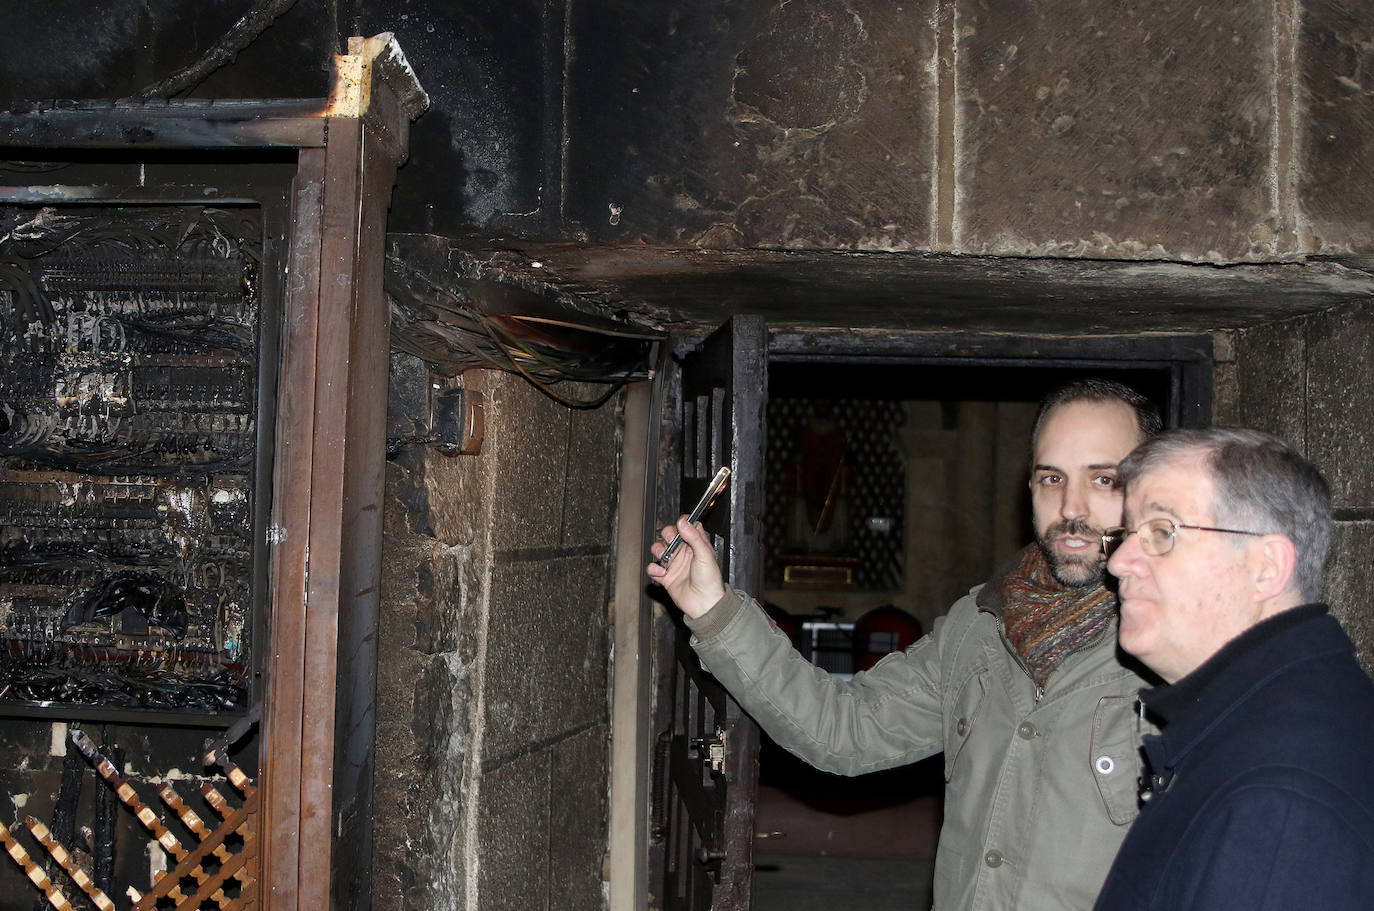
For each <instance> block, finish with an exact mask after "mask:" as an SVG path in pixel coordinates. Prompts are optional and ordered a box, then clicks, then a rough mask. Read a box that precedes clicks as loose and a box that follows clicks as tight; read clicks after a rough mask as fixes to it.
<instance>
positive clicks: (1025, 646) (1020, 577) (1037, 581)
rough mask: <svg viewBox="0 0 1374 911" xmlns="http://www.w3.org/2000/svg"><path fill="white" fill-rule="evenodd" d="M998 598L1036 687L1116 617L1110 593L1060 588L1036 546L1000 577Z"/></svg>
mask: <svg viewBox="0 0 1374 911" xmlns="http://www.w3.org/2000/svg"><path fill="white" fill-rule="evenodd" d="M1001 595H1002V610H1001V617H1002V626H1003V629H1005V630H1006V634H1007V641H1009V642H1010V643H1011V644H1012V647H1013V648H1015V649H1016V653H1017V654H1018V655H1020V656H1021V660H1022V661H1024V662H1025V663H1026V667H1027V668H1028V669H1029V670H1030V674H1031V679H1032V680H1034V681H1035V685H1036V686H1044V685H1045V681H1046V680H1048V679H1049V678H1050V674H1052V673H1054V669H1055V668H1056V667H1058V666H1059V662H1060V661H1062V660H1063V659H1064V658H1065V657H1067V656H1068V655H1071V654H1073V653H1074V652H1076V651H1078V650H1079V649H1080V648H1082V647H1084V646H1085V645H1087V644H1088V643H1089V642H1092V641H1093V640H1095V639H1096V638H1097V637H1098V636H1100V635H1101V634H1102V632H1103V630H1105V629H1106V627H1107V626H1108V625H1109V624H1110V623H1111V621H1112V618H1113V617H1115V616H1116V595H1115V594H1114V593H1112V592H1110V591H1108V590H1107V589H1105V588H1103V587H1102V586H1101V585H1096V586H1094V587H1092V588H1069V587H1067V586H1065V585H1061V584H1060V583H1059V581H1058V580H1056V579H1055V578H1054V576H1053V575H1052V574H1051V573H1050V567H1049V562H1048V561H1047V560H1046V559H1045V554H1044V552H1043V551H1042V550H1041V549H1040V548H1039V547H1038V546H1037V545H1035V544H1032V545H1031V546H1029V547H1027V548H1026V549H1025V550H1024V551H1023V552H1022V554H1021V559H1020V561H1019V562H1017V563H1016V564H1015V565H1014V566H1013V567H1012V569H1011V571H1010V572H1009V573H1007V575H1006V576H1005V577H1004V578H1003V579H1002V584H1001Z"/></svg>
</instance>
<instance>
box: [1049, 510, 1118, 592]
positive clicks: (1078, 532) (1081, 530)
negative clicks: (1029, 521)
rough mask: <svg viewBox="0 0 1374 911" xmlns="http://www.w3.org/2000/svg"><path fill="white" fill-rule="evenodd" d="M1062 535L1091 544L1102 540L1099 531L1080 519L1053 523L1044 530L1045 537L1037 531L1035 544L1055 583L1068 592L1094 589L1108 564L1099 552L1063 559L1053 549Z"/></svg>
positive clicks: (1062, 555)
mask: <svg viewBox="0 0 1374 911" xmlns="http://www.w3.org/2000/svg"><path fill="white" fill-rule="evenodd" d="M1065 535H1072V536H1073V537H1077V538H1085V539H1087V540H1089V541H1091V540H1093V539H1096V538H1101V537H1102V530H1101V529H1098V528H1093V527H1092V526H1091V525H1089V524H1088V523H1087V522H1085V521H1083V520H1082V519H1070V520H1068V521H1067V522H1056V523H1055V524H1053V525H1051V526H1050V527H1049V528H1047V529H1045V533H1044V534H1041V533H1040V532H1039V531H1038V530H1037V531H1036V533H1035V542H1036V543H1037V544H1039V545H1040V552H1041V553H1043V554H1044V555H1045V561H1046V562H1047V563H1048V564H1049V566H1050V575H1052V576H1054V579H1055V581H1056V582H1058V583H1059V584H1060V585H1063V586H1066V587H1068V588H1096V587H1097V586H1098V585H1100V584H1102V572H1103V570H1104V569H1105V568H1106V566H1107V561H1106V560H1104V559H1103V558H1102V551H1100V550H1097V551H1088V552H1087V553H1085V554H1083V555H1082V556H1065V555H1064V554H1061V553H1060V552H1059V551H1057V550H1055V548H1054V541H1055V540H1056V539H1058V538H1062V537H1064V536H1065Z"/></svg>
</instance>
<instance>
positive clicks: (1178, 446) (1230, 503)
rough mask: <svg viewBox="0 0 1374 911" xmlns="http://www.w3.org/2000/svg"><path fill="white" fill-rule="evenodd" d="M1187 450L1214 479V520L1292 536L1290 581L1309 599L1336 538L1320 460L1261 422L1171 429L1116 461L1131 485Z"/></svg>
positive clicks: (1121, 476) (1123, 482)
mask: <svg viewBox="0 0 1374 911" xmlns="http://www.w3.org/2000/svg"><path fill="white" fill-rule="evenodd" d="M1184 456H1200V457H1201V460H1202V464H1203V467H1204V468H1205V469H1206V470H1207V471H1208V472H1209V473H1210V475H1211V479H1212V485H1213V489H1212V520H1213V521H1214V522H1215V523H1216V524H1218V525H1223V526H1227V527H1231V528H1237V529H1241V530H1244V531H1255V532H1260V533H1262V534H1279V535H1283V536H1284V537H1286V538H1288V539H1289V540H1290V541H1292V542H1293V547H1294V549H1295V550H1296V551H1297V555H1298V559H1297V566H1296V568H1295V569H1294V571H1293V580H1292V582H1291V585H1292V587H1293V588H1295V589H1296V590H1297V592H1298V593H1299V594H1300V595H1301V596H1302V598H1303V600H1304V601H1314V600H1316V599H1317V597H1318V593H1319V592H1320V590H1321V582H1322V572H1323V570H1324V569H1325V567H1326V554H1327V551H1328V550H1329V549H1330V546H1331V491H1330V488H1328V487H1327V484H1326V480H1325V479H1324V478H1322V476H1321V473H1320V472H1318V471H1317V469H1316V467H1315V466H1314V465H1313V464H1312V463H1311V462H1309V461H1307V460H1306V459H1305V458H1303V457H1302V456H1301V455H1299V454H1298V452H1297V450H1295V449H1294V448H1293V447H1292V446H1290V445H1288V444H1287V443H1285V442H1284V441H1283V440H1281V439H1279V438H1278V437H1276V436H1273V435H1271V434H1268V433H1264V432H1263V431H1260V430H1249V429H1245V428H1241V427H1207V428H1187V429H1180V430H1170V431H1166V432H1165V433H1162V434H1160V435H1159V436H1156V437H1153V438H1152V439H1149V440H1146V441H1145V442H1144V443H1142V444H1140V446H1138V447H1137V448H1136V449H1135V451H1134V452H1132V453H1131V454H1130V455H1129V456H1127V457H1126V459H1125V461H1123V462H1122V463H1121V466H1120V468H1118V469H1117V475H1116V477H1117V483H1118V484H1120V485H1123V486H1125V487H1126V488H1127V490H1128V491H1129V488H1130V485H1131V483H1132V482H1134V481H1135V480H1136V479H1138V478H1139V477H1141V476H1142V475H1146V474H1149V473H1150V472H1152V471H1155V470H1156V469H1158V468H1160V467H1161V466H1163V465H1164V464H1165V463H1168V462H1173V461H1174V460H1175V459H1178V458H1181V457H1184Z"/></svg>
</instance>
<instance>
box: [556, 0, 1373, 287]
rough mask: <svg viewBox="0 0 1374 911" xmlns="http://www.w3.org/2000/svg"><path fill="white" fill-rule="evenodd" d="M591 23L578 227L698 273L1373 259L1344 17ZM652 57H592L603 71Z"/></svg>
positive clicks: (1360, 123)
mask: <svg viewBox="0 0 1374 911" xmlns="http://www.w3.org/2000/svg"><path fill="white" fill-rule="evenodd" d="M616 6H618V5H616V4H611V5H604V4H591V5H588V4H582V5H575V6H574V7H573V16H572V18H571V20H570V28H571V37H572V39H573V44H572V45H571V46H572V47H575V48H577V51H578V52H577V53H575V54H574V55H573V56H572V58H571V59H570V60H569V61H568V64H567V69H566V84H567V91H566V97H567V110H566V112H565V113H566V115H567V117H568V119H567V120H566V121H565V122H566V123H567V124H568V125H569V126H568V134H567V142H566V146H565V149H566V152H565V155H566V166H567V171H566V173H567V175H568V183H567V189H566V198H565V199H564V200H563V201H562V205H563V215H564V221H565V223H566V224H567V225H568V226H569V227H576V228H578V229H580V230H582V231H584V232H585V233H586V235H587V236H588V237H589V238H590V239H592V240H607V241H616V240H621V241H624V240H631V241H634V240H639V241H647V242H650V243H678V244H686V245H695V246H704V247H732V246H733V247H746V248H748V247H753V248H791V249H836V248H840V249H860V250H890V251H908V250H935V251H944V252H953V253H970V254H983V255H991V256H1054V257H1089V258H1108V259H1168V260H1179V261H1189V262H1257V261H1271V260H1283V259H1290V258H1295V257H1300V256H1303V255H1306V254H1311V253H1335V254H1343V253H1350V252H1356V253H1358V252H1368V251H1370V250H1371V249H1374V232H1371V227H1374V216H1371V215H1370V214H1369V213H1370V212H1371V211H1374V205H1371V203H1374V172H1371V171H1370V170H1369V169H1368V168H1367V167H1364V166H1362V165H1361V164H1360V162H1363V161H1367V160H1368V159H1369V154H1370V153H1371V149H1370V148H1369V147H1370V145H1371V144H1372V143H1374V86H1372V85H1370V82H1369V79H1368V77H1367V76H1366V74H1367V73H1368V72H1369V71H1370V65H1371V63H1374V59H1371V55H1372V54H1374V51H1371V50H1370V48H1371V47H1374V42H1372V41H1371V37H1372V36H1374V31H1372V29H1374V25H1371V23H1370V20H1369V17H1368V16H1367V15H1362V11H1361V10H1360V9H1358V7H1357V6H1352V5H1350V4H1344V3H1334V2H1328V0H1236V2H1231V3H1220V4H1218V3H1212V4H1206V3H1203V4H1199V3H1196V2H1191V0H1157V2H1153V3H1138V2H1121V3H1108V4H1104V3H1100V2H1096V0H1068V2H1064V0H1010V2H1000V3H987V2H980V0H915V2H908V3H902V4H892V3H888V2H884V0H853V2H850V3H846V4H843V5H836V4H833V3H827V2H824V0H791V2H788V3H775V2H771V0H747V2H743V3H741V2H735V0H699V2H693V3H690V4H687V3H682V2H680V0H661V2H653V0H650V2H646V3H641V4H636V12H635V14H634V15H627V14H625V11H624V10H620V9H616V8H615V7H616ZM608 46H610V47H613V48H615V49H616V50H617V51H620V50H621V49H631V48H633V49H638V52H633V53H632V52H624V53H620V52H617V53H590V52H588V51H590V50H591V49H594V48H605V47H608Z"/></svg>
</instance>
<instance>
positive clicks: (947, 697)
mask: <svg viewBox="0 0 1374 911" xmlns="http://www.w3.org/2000/svg"><path fill="white" fill-rule="evenodd" d="M1158 429H1159V417H1158V414H1157V413H1156V411H1155V410H1154V408H1153V406H1151V405H1150V403H1149V402H1148V401H1147V400H1145V399H1144V398H1143V397H1141V396H1140V395H1138V394H1137V393H1135V392H1134V391H1132V390H1130V389H1128V388H1126V387H1124V386H1121V385H1120V384H1117V383H1111V382H1105V381H1101V380H1087V381H1082V382H1078V383H1074V384H1072V385H1070V386H1068V387H1065V388H1063V389H1060V390H1058V391H1057V392H1055V393H1053V394H1052V395H1050V396H1049V397H1048V398H1046V399H1045V401H1044V402H1043V403H1042V405H1041V409H1040V413H1039V415H1038V417H1037V419H1036V423H1035V428H1034V431H1033V434H1032V440H1031V450H1032V451H1031V480H1030V486H1031V506H1032V512H1033V514H1034V523H1035V537H1036V540H1035V543H1033V544H1031V545H1030V546H1028V547H1026V548H1025V549H1024V550H1022V551H1021V552H1019V553H1017V554H1016V555H1015V557H1014V558H1013V559H1012V560H1010V561H1009V563H1008V564H1007V565H1006V566H1004V567H1002V568H1001V569H1000V570H999V571H998V572H997V573H996V575H994V577H993V578H992V580H991V581H989V582H988V583H987V584H986V585H983V586H979V587H978V588H976V589H974V590H973V591H972V592H971V593H970V594H969V595H968V596H966V597H964V598H962V599H960V600H959V601H958V602H957V603H956V604H955V605H954V606H953V607H952V608H951V609H950V611H949V613H948V614H947V615H946V616H945V617H942V618H940V619H937V620H936V621H935V626H934V630H933V631H932V632H931V634H930V635H928V636H926V637H925V638H923V639H922V640H920V641H919V642H917V643H916V644H915V645H913V646H911V647H910V648H908V649H906V650H905V651H904V652H898V653H895V654H892V655H889V656H887V657H886V658H884V659H883V660H882V661H881V662H879V663H878V664H877V665H876V666H874V667H873V668H872V669H870V670H868V671H865V672H863V673H859V674H855V675H854V677H853V679H852V681H842V680H839V679H837V678H833V677H831V676H830V675H829V674H827V673H826V672H824V671H822V670H820V669H819V668H817V667H815V666H814V665H812V664H810V663H809V662H807V661H806V660H805V659H804V658H803V657H802V656H801V655H799V654H798V653H797V652H796V650H794V649H793V648H792V646H791V643H790V642H789V640H788V638H787V636H786V635H784V634H783V633H782V632H781V631H779V630H777V629H776V628H774V627H772V626H771V625H770V623H769V621H768V619H767V616H766V614H764V612H763V611H762V610H760V609H759V608H758V606H757V604H756V603H755V602H754V601H752V599H750V598H749V597H748V596H747V595H745V594H744V593H743V592H737V591H730V590H727V589H726V588H725V586H724V584H723V582H722V580H721V575H720V570H719V568H718V567H717V565H716V561H715V557H714V555H713V553H712V551H711V546H710V544H709V542H708V541H707V539H706V537H705V535H704V534H703V532H702V531H701V530H700V529H699V528H698V527H697V526H694V525H691V524H689V523H688V522H687V521H686V517H685V516H684V517H682V518H681V519H679V520H678V523H677V524H676V526H668V527H667V528H664V529H663V532H662V534H663V541H668V540H670V539H671V538H672V537H674V536H675V535H677V534H679V533H680V534H681V535H682V540H683V543H684V544H685V546H684V547H683V549H682V550H681V551H679V552H678V553H677V555H676V556H674V557H673V558H672V559H671V560H670V561H668V563H667V566H666V567H665V566H663V565H660V563H659V562H658V559H657V558H659V557H660V556H661V555H662V553H663V551H664V548H665V546H666V545H665V544H664V543H663V541H660V542H657V543H655V544H654V545H653V548H652V550H653V553H654V556H655V558H656V559H655V562H654V563H652V564H650V565H649V567H648V569H647V572H648V574H649V576H650V578H652V579H654V580H655V581H658V582H660V583H662V584H663V586H664V587H665V588H666V589H667V591H668V593H669V594H670V595H671V596H672V598H673V601H674V603H676V604H677V606H678V607H679V608H681V609H682V611H683V613H684V614H685V615H686V617H687V624H688V625H689V626H690V627H691V629H692V632H693V633H694V635H693V639H692V644H693V647H694V648H695V649H696V651H697V653H698V655H699V656H700V657H701V659H702V663H703V665H705V666H706V667H707V668H708V669H709V670H710V671H711V672H712V673H714V674H715V675H716V677H717V678H718V679H719V680H720V681H721V682H722V683H723V684H724V685H725V686H726V687H727V688H728V689H729V690H730V692H731V693H732V694H734V696H735V698H736V699H738V700H739V701H740V703H741V704H742V705H743V706H744V708H745V709H746V710H747V711H748V712H749V713H750V714H751V715H752V716H753V717H754V718H755V720H757V721H758V722H759V724H760V725H761V726H762V727H763V729H764V730H765V731H767V732H768V734H769V735H770V736H771V737H772V738H773V739H774V740H775V741H776V742H778V743H779V744H780V745H782V746H783V747H785V748H786V749H788V750H790V751H792V752H793V753H795V754H796V755H798V756H800V757H801V758H802V759H804V760H806V761H807V762H809V763H811V764H812V765H814V766H816V767H817V768H820V769H824V770H826V771H830V772H836V773H840V774H845V775H860V774H863V773H865V772H872V771H876V770H878V769H886V768H892V767H894V766H899V765H904V764H907V763H911V762H915V761H917V760H919V759H923V758H925V757H926V756H931V755H933V754H936V753H940V752H942V751H943V753H944V770H945V780H946V782H947V784H946V789H945V805H944V823H943V827H942V829H941V832H940V843H939V848H938V850H937V852H936V859H935V907H937V908H940V909H941V911H954V909H978V911H984V909H989V911H1012V909H1016V911H1039V909H1064V908H1088V907H1090V906H1091V905H1092V902H1093V899H1094V897H1095V896H1096V895H1097V892H1098V889H1099V888H1100V886H1101V885H1102V881H1103V879H1104V877H1105V876H1106V873H1107V869H1108V867H1109V865H1110V864H1111V861H1112V857H1113V856H1114V855H1115V853H1116V849H1117V847H1118V846H1119V845H1120V843H1121V840H1122V838H1123V837H1124V836H1125V834H1126V830H1127V827H1128V826H1129V825H1130V823H1131V821H1132V820H1133V819H1134V818H1135V817H1136V815H1137V813H1138V807H1139V801H1138V790H1139V787H1138V779H1139V777H1140V774H1141V763H1140V753H1139V746H1140V734H1141V732H1142V729H1143V728H1145V727H1146V724H1145V722H1143V721H1141V719H1140V717H1139V712H1138V710H1137V700H1136V694H1137V692H1138V690H1139V689H1140V687H1141V686H1142V685H1143V682H1144V681H1143V680H1142V679H1141V677H1139V676H1138V675H1137V673H1136V671H1135V670H1134V669H1133V668H1132V667H1127V666H1124V665H1123V664H1122V663H1121V661H1120V656H1119V652H1118V650H1117V648H1116V625H1117V605H1116V598H1115V596H1114V595H1113V594H1112V592H1110V591H1109V590H1107V589H1106V588H1105V587H1104V586H1103V584H1102V574H1103V556H1102V544H1101V536H1102V533H1103V532H1104V531H1105V530H1106V529H1107V528H1108V527H1110V526H1114V525H1117V524H1118V523H1120V521H1121V494H1120V491H1119V490H1117V487H1116V473H1117V465H1118V463H1119V462H1120V461H1121V460H1122V459H1123V458H1125V456H1126V454H1127V453H1129V452H1130V451H1131V450H1132V449H1133V448H1135V446H1136V444H1138V443H1139V442H1140V441H1141V440H1142V439H1143V438H1145V437H1148V436H1150V435H1151V434H1153V433H1155V432H1157V431H1158Z"/></svg>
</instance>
